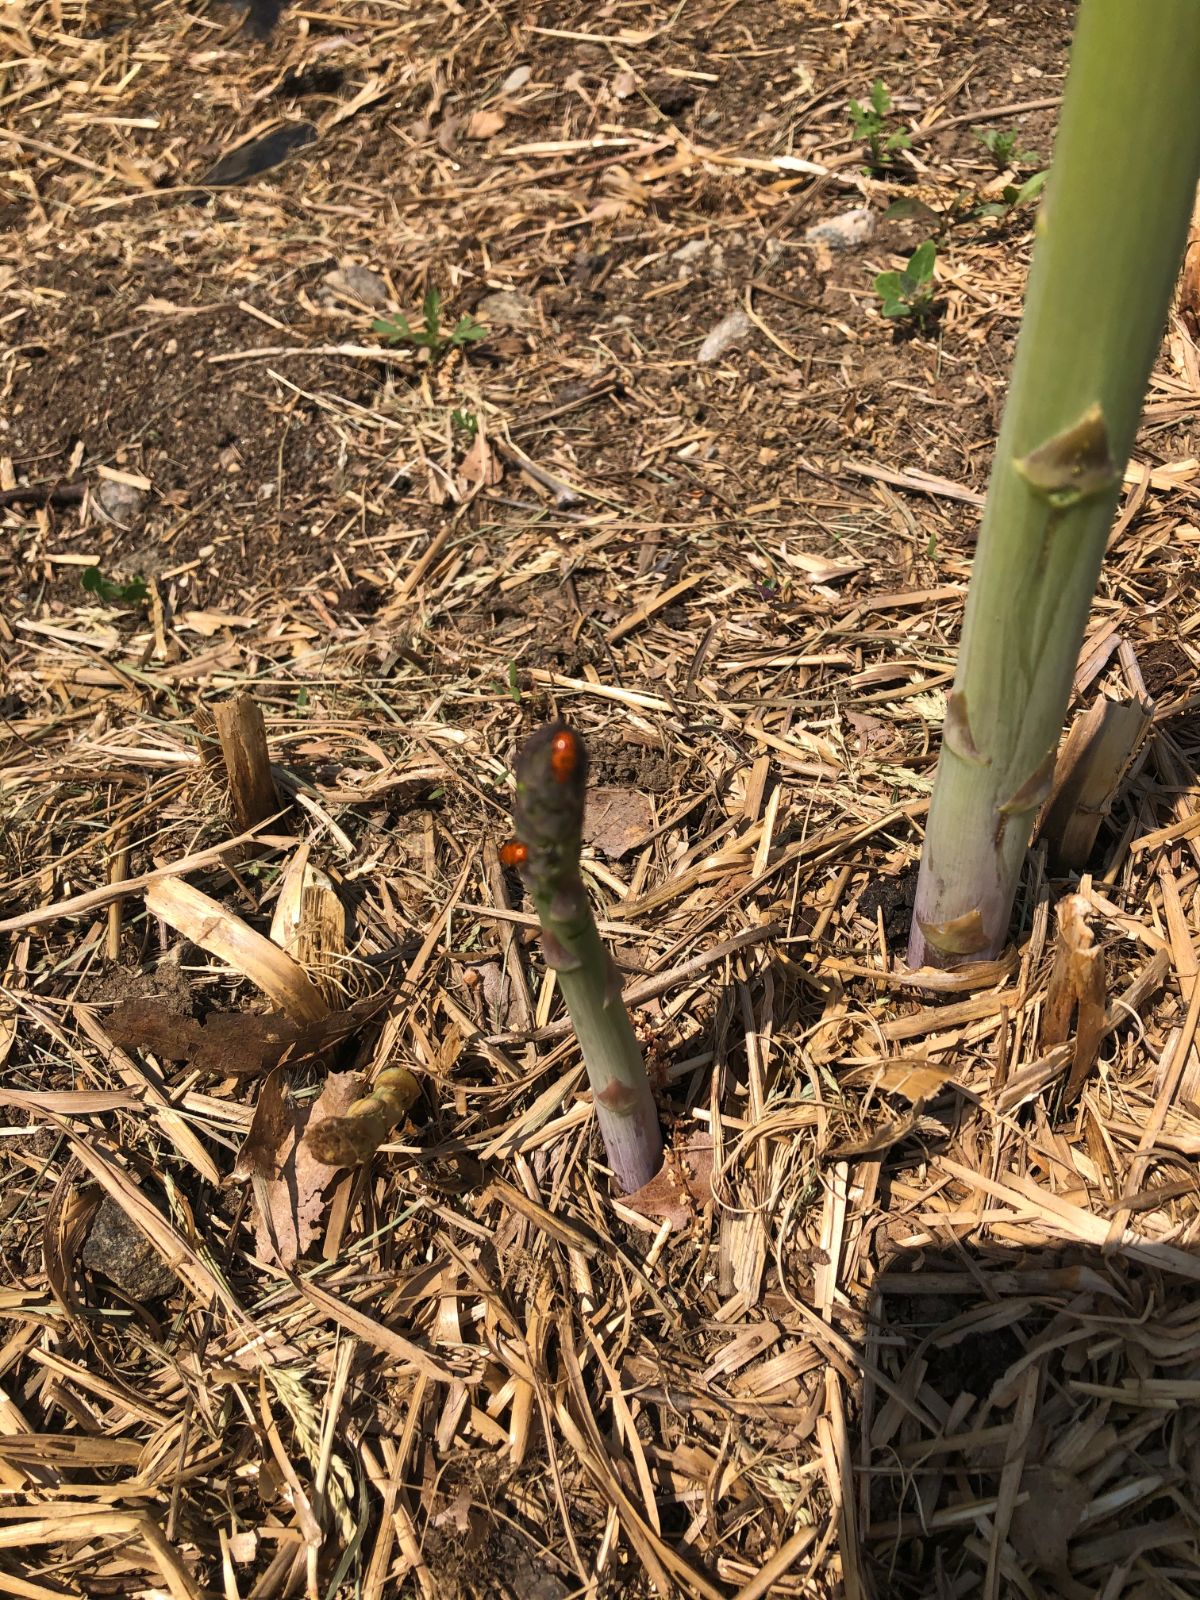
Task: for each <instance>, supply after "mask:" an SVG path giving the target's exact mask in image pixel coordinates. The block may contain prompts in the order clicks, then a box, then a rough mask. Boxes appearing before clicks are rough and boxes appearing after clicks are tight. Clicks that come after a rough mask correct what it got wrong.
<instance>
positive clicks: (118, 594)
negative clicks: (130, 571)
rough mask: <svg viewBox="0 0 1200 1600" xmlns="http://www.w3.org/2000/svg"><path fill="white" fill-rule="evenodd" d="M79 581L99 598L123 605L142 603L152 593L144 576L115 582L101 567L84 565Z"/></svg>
mask: <svg viewBox="0 0 1200 1600" xmlns="http://www.w3.org/2000/svg"><path fill="white" fill-rule="evenodd" d="M79 581H80V583H81V584H82V585H83V587H84V588H85V589H86V590H87V592H88V593H89V594H94V595H95V596H96V598H97V600H108V601H110V602H116V604H118V605H122V606H136V605H140V604H141V602H142V601H143V600H144V599H145V598H146V596H147V595H148V594H149V593H150V591H149V589H147V587H146V580H145V579H144V578H141V577H138V578H134V579H133V580H132V582H130V583H114V582H113V581H112V579H111V578H106V577H105V576H104V574H103V573H102V572H101V571H100V568H99V567H84V569H83V572H82V573H81V575H80V578H79Z"/></svg>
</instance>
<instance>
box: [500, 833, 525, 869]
mask: <svg viewBox="0 0 1200 1600" xmlns="http://www.w3.org/2000/svg"><path fill="white" fill-rule="evenodd" d="M528 860H529V846H528V845H527V844H522V843H521V841H520V840H519V839H510V840H509V841H508V843H507V844H502V845H501V846H500V865H501V866H502V867H523V866H524V865H525V863H526V862H527V861H528Z"/></svg>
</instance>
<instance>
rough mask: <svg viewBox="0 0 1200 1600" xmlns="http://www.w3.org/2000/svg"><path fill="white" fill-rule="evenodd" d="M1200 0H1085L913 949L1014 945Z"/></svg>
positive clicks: (1146, 329) (1164, 248) (1129, 427)
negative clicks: (1013, 924)
mask: <svg viewBox="0 0 1200 1600" xmlns="http://www.w3.org/2000/svg"><path fill="white" fill-rule="evenodd" d="M1198 82H1200V5H1198V4H1197V3H1196V0H1158V3H1157V4H1156V5H1153V6H1136V5H1130V4H1129V3H1128V0H1083V4H1082V5H1081V6H1080V8H1079V21H1078V27H1077V31H1076V35H1075V43H1074V45H1073V47H1072V51H1071V70H1070V74H1069V76H1068V79H1067V87H1066V93H1065V95H1064V97H1063V108H1062V117H1061V120H1060V124H1059V131H1058V138H1057V140H1056V142H1055V148H1054V164H1053V167H1052V169H1051V173H1050V181H1049V184H1048V186H1047V190H1046V198H1045V200H1044V201H1043V202H1042V210H1041V214H1040V215H1039V217H1038V222H1037V231H1036V243H1035V247H1034V254H1033V268H1032V271H1031V272H1030V276H1029V286H1028V290H1027V292H1026V297H1025V315H1024V319H1023V321H1022V324H1021V335H1020V339H1019V341H1018V344H1017V353H1016V362H1015V364H1014V367H1013V374H1012V382H1011V383H1010V385H1009V390H1008V398H1007V401H1006V403H1005V407H1004V421H1003V425H1002V426H1001V429H1000V439H999V442H998V444H997V446H996V459H995V463H994V465H993V469H992V479H991V484H990V486H989V489H988V500H987V509H986V510H985V512H984V518H983V526H982V529H981V531H980V535H979V549H978V553H977V555H976V557H975V563H974V570H973V572H972V574H971V587H970V590H969V592H968V595H967V610H966V619H965V622H964V625H963V636H962V644H961V646H960V649H959V656H958V671H957V673H956V675H955V680H954V689H953V692H952V693H951V695H950V697H949V702H948V705H947V708H946V723H945V730H944V733H943V738H942V753H941V757H940V759H939V762H938V772H937V780H936V783H935V785H934V790H933V804H932V807H931V809H930V813H929V823H928V826H927V828H926V831H925V851H924V855H923V856H922V859H921V874H920V878H919V879H918V882H917V896H916V908H915V912H914V916H913V924H912V934H911V939H910V942H909V947H908V959H909V962H910V964H911V965H913V966H918V967H919V966H922V965H926V964H929V965H933V966H943V967H950V966H955V965H958V964H959V963H961V962H963V961H979V960H986V959H988V958H989V957H992V956H995V955H997V954H999V952H1000V950H1001V949H1002V948H1003V945H1004V942H1005V940H1006V938H1007V936H1008V925H1009V918H1010V916H1011V912H1012V904H1013V897H1014V894H1015V892H1016V888H1017V881H1018V878H1019V875H1020V871H1021V864H1022V862H1023V861H1024V859H1025V850H1026V846H1027V844H1028V842H1029V833H1030V829H1031V827H1032V824H1033V819H1034V817H1035V816H1036V815H1037V811H1038V807H1039V806H1040V805H1041V803H1042V801H1043V800H1044V799H1045V797H1046V794H1047V792H1048V789H1049V786H1050V781H1051V778H1052V775H1053V772H1054V752H1055V747H1056V745H1057V743H1058V739H1059V735H1060V733H1061V732H1062V724H1063V715H1064V712H1065V711H1066V708H1067V703H1068V700H1069V697H1070V693H1071V681H1072V676H1073V674H1074V671H1075V665H1076V660H1077V657H1078V653H1079V646H1080V641H1081V640H1082V638H1083V630H1084V624H1085V622H1086V620H1087V615H1088V608H1089V606H1090V605H1091V601H1092V594H1093V591H1094V590H1095V587H1096V578H1097V575H1098V573H1099V571H1100V562H1101V559H1102V557H1103V555H1104V546H1105V541H1106V540H1107V538H1108V532H1109V529H1110V527H1111V526H1112V518H1113V510H1114V508H1115V506H1116V503H1117V497H1118V494H1119V492H1120V488H1121V475H1122V472H1123V470H1124V467H1125V463H1126V462H1127V461H1128V459H1129V452H1130V449H1131V447H1132V445H1133V439H1134V433H1135V430H1136V428H1137V423H1138V417H1139V415H1140V413H1141V409H1142V401H1143V397H1144V395H1145V392H1146V381H1147V378H1148V377H1149V374H1150V368H1151V365H1152V363H1153V361H1154V357H1155V355H1156V353H1157V352H1158V349H1159V344H1160V340H1161V338H1162V328H1163V322H1164V319H1165V317H1166V312H1167V305H1168V302H1169V300H1170V297H1171V286H1172V284H1173V283H1174V282H1175V277H1176V274H1177V272H1178V270H1179V258H1180V255H1181V254H1182V251H1183V243H1184V237H1185V235H1186V232H1187V224H1188V218H1189V216H1190V214H1191V209H1192V203H1193V200H1194V198H1195V193H1196V180H1197V177H1198V176H1200V119H1198V118H1197V117H1195V116H1194V115H1191V114H1189V115H1185V116H1181V115H1180V114H1179V107H1181V106H1185V105H1193V106H1194V104H1195V102H1194V101H1193V99H1192V96H1193V95H1194V94H1195V93H1196V85H1197V83H1198Z"/></svg>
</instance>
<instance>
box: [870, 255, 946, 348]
mask: <svg viewBox="0 0 1200 1600" xmlns="http://www.w3.org/2000/svg"><path fill="white" fill-rule="evenodd" d="M936 264H937V246H936V245H935V244H934V242H933V240H932V239H926V240H925V242H924V243H923V244H919V245H918V246H917V248H916V249H915V250H914V251H913V253H912V255H911V256H909V258H908V265H907V266H906V267H905V268H904V270H903V271H902V272H881V273H880V274H879V276H878V277H877V278H876V279H875V293H876V294H877V295H878V296H879V298H880V300H881V302H882V304H881V305H880V308H879V309H880V310H881V311H882V312H883V314H884V316H885V317H903V318H905V319H907V320H908V321H910V322H913V323H915V324H916V325H917V326H918V327H922V326H924V324H925V323H926V322H928V321H929V319H930V317H931V316H932V314H933V269H934V267H935V266H936Z"/></svg>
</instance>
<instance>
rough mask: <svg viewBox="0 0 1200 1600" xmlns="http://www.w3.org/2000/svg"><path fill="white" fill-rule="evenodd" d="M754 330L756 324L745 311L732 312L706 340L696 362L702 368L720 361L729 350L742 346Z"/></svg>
mask: <svg viewBox="0 0 1200 1600" xmlns="http://www.w3.org/2000/svg"><path fill="white" fill-rule="evenodd" d="M753 328H754V324H753V323H752V322H751V320H750V318H749V317H748V316H747V315H746V313H745V312H744V311H731V312H730V313H729V315H728V316H727V317H725V318H723V319H722V320H721V321H720V322H718V323H717V325H716V327H715V328H714V329H713V331H712V332H711V333H710V334H709V336H708V338H707V339H705V341H704V343H703V344H702V345H701V346H700V349H699V351H698V353H697V355H696V360H697V361H698V362H699V363H700V365H701V366H707V365H708V364H709V362H712V361H719V360H720V359H721V357H722V356H723V355H724V354H725V352H726V351H727V350H732V349H733V347H734V345H735V344H740V343H741V342H742V340H743V339H744V338H745V337H746V335H747V334H748V333H750V332H751V331H752V330H753Z"/></svg>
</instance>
